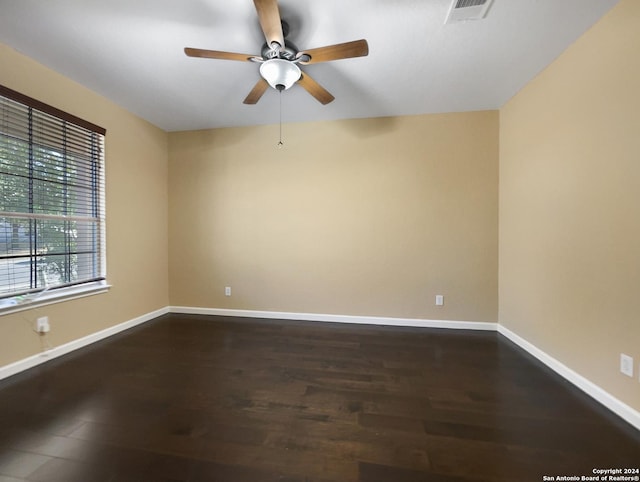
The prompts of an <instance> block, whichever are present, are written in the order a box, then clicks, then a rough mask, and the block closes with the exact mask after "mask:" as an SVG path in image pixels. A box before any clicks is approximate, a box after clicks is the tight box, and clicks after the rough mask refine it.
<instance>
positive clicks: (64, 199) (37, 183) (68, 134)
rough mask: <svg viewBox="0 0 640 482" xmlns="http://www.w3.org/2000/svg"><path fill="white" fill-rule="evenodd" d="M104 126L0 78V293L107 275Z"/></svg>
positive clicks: (59, 285) (58, 285)
mask: <svg viewBox="0 0 640 482" xmlns="http://www.w3.org/2000/svg"><path fill="white" fill-rule="evenodd" d="M105 133H106V131H105V130H104V129H102V128H101V127H98V126H95V125H93V124H91V123H89V122H86V121H84V120H82V119H79V118H76V117H75V116H72V115H70V114H67V113H65V112H62V111H59V110H58V109H55V108H53V107H51V106H48V105H46V104H43V103H41V102H39V101H36V100H35V99H31V98H29V97H26V96H24V95H22V94H19V93H17V92H15V91H12V90H10V89H7V88H6V87H2V86H0V298H2V297H9V296H16V295H20V294H26V293H32V292H37V291H42V290H45V289H46V290H53V289H57V288H62V287H67V286H73V285H79V284H83V283H92V282H96V281H100V280H103V279H104V278H105V251H104V247H105V233H104V228H105V226H104V224H105V223H104V135H105Z"/></svg>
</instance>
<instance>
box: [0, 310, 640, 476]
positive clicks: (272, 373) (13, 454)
mask: <svg viewBox="0 0 640 482" xmlns="http://www.w3.org/2000/svg"><path fill="white" fill-rule="evenodd" d="M639 460H640V433H638V431H637V430H635V429H633V428H632V427H630V426H629V425H628V424H626V423H624V422H623V421H621V420H620V419H619V418H617V417H616V416H615V415H613V414H611V413H610V412H608V411H607V410H606V409H604V408H603V407H602V406H600V405H599V404H598V403H596V402H594V401H593V400H591V399H589V398H588V397H587V396H586V395H584V394H583V393H582V392H580V391H579V390H577V389H575V388H574V387H572V386H570V385H569V384H567V383H566V382H565V381H563V380H561V379H560V378H559V377H558V376H557V375H555V374H554V373H552V372H550V370H548V369H547V368H546V367H543V366H542V365H541V364H540V363H539V362H537V361H536V360H534V359H532V358H531V357H530V356H529V355H528V354H526V353H524V352H522V351H521V350H520V349H519V348H517V347H515V346H514V345H513V344H511V343H510V342H509V341H507V340H506V339H504V338H502V337H501V336H500V335H498V334H497V333H487V332H470V331H451V330H435V329H418V328H398V327H380V326H378V327H375V326H364V325H345V324H322V323H306V322H297V321H280V320H255V319H242V318H229V317H210V316H201V315H166V316H163V317H160V318H158V319H157V320H154V321H151V322H149V323H146V324H144V325H141V326H139V327H136V328H133V329H131V330H128V331H127V332H124V333H120V334H118V335H115V336H114V337H111V338H110V339H108V340H104V341H102V342H99V343H96V344H94V345H92V346H90V347H87V348H84V349H82V350H78V351H77V352H74V353H72V354H69V355H67V356H65V357H62V358H59V359H56V360H53V361H51V362H49V363H47V364H45V365H41V366H39V367H36V368H34V369H32V370H29V371H27V372H24V373H21V374H19V375H16V376H14V377H11V378H9V379H6V380H4V381H1V382H0V482H5V481H10V482H15V481H16V480H19V481H23V482H24V481H26V482H34V481H38V482H45V481H46V482H51V481H64V482H74V481H83V482H101V481H105V482H133V481H135V482H145V481H154V482H163V481H164V482H177V481H180V482H200V481H224V482H244V481H249V480H250V481H252V482H253V481H257V480H260V481H262V482H382V481H384V482H390V481H393V482H418V481H428V482H513V481H519V482H520V481H522V482H528V481H532V482H533V481H536V482H537V481H540V480H542V475H544V474H553V475H578V476H580V475H589V474H590V473H591V470H592V469H593V468H594V467H600V466H601V467H625V466H633V464H636V465H637V464H638V461H639Z"/></svg>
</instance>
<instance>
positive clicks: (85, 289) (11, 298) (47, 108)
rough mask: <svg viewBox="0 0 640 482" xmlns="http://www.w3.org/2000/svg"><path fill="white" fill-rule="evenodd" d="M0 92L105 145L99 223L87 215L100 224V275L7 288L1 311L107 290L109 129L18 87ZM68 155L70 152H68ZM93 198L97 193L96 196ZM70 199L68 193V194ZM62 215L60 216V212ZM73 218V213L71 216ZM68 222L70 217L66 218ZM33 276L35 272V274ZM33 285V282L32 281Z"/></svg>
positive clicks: (95, 190)
mask: <svg viewBox="0 0 640 482" xmlns="http://www.w3.org/2000/svg"><path fill="white" fill-rule="evenodd" d="M0 96H2V97H4V98H6V99H9V100H11V101H13V102H16V103H18V104H22V105H23V106H24V107H27V108H28V109H29V112H39V113H44V114H47V115H49V116H53V117H55V118H57V119H59V120H61V121H63V124H62V125H63V126H66V125H67V123H69V124H71V125H72V126H73V128H81V129H83V130H86V131H90V133H91V136H92V137H93V136H94V135H98V136H100V139H99V141H100V144H101V146H102V149H99V152H98V162H99V164H98V168H99V169H98V170H99V183H98V184H97V185H96V186H92V190H91V191H90V192H91V195H92V196H95V195H96V194H97V199H98V201H97V202H98V209H97V211H96V213H97V223H95V219H96V217H93V218H90V217H87V218H86V219H87V220H90V219H93V220H94V223H95V224H96V226H98V233H99V235H98V240H97V243H98V246H97V247H96V245H95V242H96V241H94V244H92V246H93V247H94V248H95V251H94V255H98V271H99V275H98V276H95V277H93V278H86V279H84V280H83V281H80V282H73V283H68V284H64V283H58V284H56V285H54V286H52V287H50V288H49V287H45V288H35V289H28V290H20V291H18V290H14V291H13V292H7V293H3V294H0V315H3V314H7V313H13V312H15V311H21V310H25V309H30V308H33V307H36V306H40V305H44V304H50V303H58V302H62V301H68V300H71V299H76V298H80V297H85V296H90V295H93V294H99V293H104V292H106V291H108V289H109V288H110V285H109V284H108V283H107V280H106V276H107V261H106V216H105V183H106V181H105V154H104V151H103V148H104V139H105V137H106V129H104V128H103V127H100V126H98V125H96V124H93V123H91V122H88V121H86V120H84V119H81V118H79V117H76V116H74V115H73V114H69V113H67V112H65V111H62V110H60V109H58V108H56V107H53V106H51V105H48V104H45V103H44V102H41V101H38V100H37V99H33V98H31V97H29V96H27V95H24V94H21V93H20V92H17V91H15V90H12V89H9V88H8V87H5V86H3V85H0ZM64 129H65V128H62V131H63V132H61V134H62V135H64ZM32 145H33V144H32V141H31V139H30V140H29V148H30V150H31V149H32ZM91 145H92V147H93V146H94V144H93V140H92V143H91ZM65 156H66V154H65ZM29 176H30V179H33V177H32V176H33V174H30V175H29ZM66 189H67V188H66V184H65V185H64V187H63V188H62V190H63V191H64V192H65V193H66ZM92 198H93V197H92ZM65 199H66V194H65ZM24 214H25V217H27V218H37V219H39V220H43V219H46V218H47V215H46V214H43V215H42V216H40V217H39V216H38V215H37V214H34V213H31V212H26V213H24ZM58 218H60V216H58ZM70 219H71V217H70ZM65 222H66V221H65ZM65 253H66V251H65V252H64V253H62V254H61V255H65V256H66V255H71V254H72V253H66V254H65ZM32 256H37V253H32ZM29 270H30V271H31V272H32V270H33V261H31V262H30V265H29ZM32 276H33V274H32ZM32 286H33V285H32Z"/></svg>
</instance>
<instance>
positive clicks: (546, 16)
mask: <svg viewBox="0 0 640 482" xmlns="http://www.w3.org/2000/svg"><path fill="white" fill-rule="evenodd" d="M451 2H452V0H313V1H312V0H280V13H281V16H282V18H283V19H285V20H287V21H288V22H289V24H290V25H291V32H290V34H289V37H288V39H289V40H292V41H293V42H294V43H295V44H297V46H298V47H299V48H301V49H303V50H304V49H310V48H315V47H322V46H325V45H331V44H335V43H341V42H347V41H350V40H357V39H361V38H365V39H367V40H368V42H369V52H370V53H369V56H368V57H362V58H355V59H345V60H338V61H333V62H327V63H321V64H315V65H308V66H305V67H303V70H304V71H305V72H307V73H308V74H309V75H311V76H312V77H313V78H314V79H315V80H316V81H318V82H319V83H320V84H322V85H323V86H324V87H325V88H326V89H327V90H329V91H330V92H331V93H332V94H333V95H334V96H335V97H336V100H335V101H333V102H332V103H331V104H328V105H326V106H323V105H321V104H320V103H318V102H317V101H316V100H315V99H314V98H313V97H311V96H310V95H309V94H308V93H307V92H306V91H305V90H304V89H303V88H302V87H300V86H298V85H295V86H294V87H292V88H291V89H290V90H289V91H286V92H284V93H283V94H282V108H283V121H284V122H298V121H314V120H330V119H344V118H357V117H379V116H391V115H408V114H423V113H436V112H459V111H472V110H484V109H497V108H500V107H501V106H502V105H503V104H504V103H505V102H506V101H508V100H509V99H510V98H511V97H512V96H513V95H514V94H515V93H517V92H518V91H519V90H520V89H521V88H522V87H523V86H524V85H525V84H526V83H527V82H529V81H530V80H531V79H532V78H533V77H534V76H535V75H536V74H537V73H539V72H540V71H541V70H543V69H544V68H545V67H546V66H547V65H548V64H549V63H551V62H552V61H553V60H554V59H555V58H557V57H558V55H560V53H561V52H562V51H564V50H565V49H566V48H567V47H568V46H569V45H570V44H571V43H572V42H573V41H574V40H576V39H577V38H578V37H579V36H580V35H581V34H582V33H583V32H585V31H586V30H587V29H588V28H589V27H590V26H591V25H593V24H594V23H595V22H596V21H597V20H598V19H599V18H600V17H602V15H604V14H605V13H606V12H607V11H608V10H609V9H610V8H611V7H613V6H614V5H615V4H616V3H617V2H618V0H494V3H493V5H492V7H491V9H490V10H489V13H488V15H487V17H486V18H485V19H484V20H479V21H470V22H463V23H457V24H447V25H445V24H444V21H445V18H446V15H447V12H448V10H449V7H450V6H451ZM0 42H2V43H4V44H6V45H9V46H11V47H13V48H15V49H16V50H17V51H19V52H22V53H24V54H25V55H27V56H29V57H31V58H33V59H35V60H37V61H38V62H40V63H42V64H44V65H46V66H48V67H50V68H51V69H53V70H55V71H57V72H60V73H62V74H64V75H65V76H67V77H69V78H71V79H73V80H75V81H77V82H79V83H80V84H83V85H85V86H86V87H88V88H90V89H92V90H93V91H95V92H98V93H100V94H102V95H104V96H105V97H107V98H109V99H111V100H112V101H114V102H115V103H117V104H119V105H121V106H123V107H125V108H126V109H127V110H129V111H131V112H133V113H135V114H137V115H139V116H140V117H143V118H145V119H147V120H148V121H150V122H152V123H153V124H155V125H157V126H159V127H161V128H163V129H165V130H167V131H179V130H192V129H204V128H213V127H224V126H244V125H256V124H271V123H277V122H278V93H277V92H276V91H275V90H272V89H270V90H269V91H267V92H266V93H265V95H264V96H263V97H262V99H261V100H260V102H259V103H258V104H257V105H253V106H250V105H244V104H243V103H242V101H243V99H244V98H245V97H246V95H247V94H248V93H249V91H250V90H251V88H252V87H253V86H254V84H255V83H256V82H257V80H258V78H259V77H258V64H255V63H251V62H235V61H225V60H211V59H199V58H189V57H187V56H186V55H185V54H184V51H183V48H184V47H196V48H203V49H211V50H225V51H231V52H240V53H249V54H253V53H255V54H258V55H259V53H260V49H261V46H262V44H263V42H264V37H263V35H262V32H261V30H260V26H259V23H258V19H257V14H256V11H255V8H254V6H253V2H252V1H251V0H233V1H223V0H107V1H105V0H48V1H44V0H19V1H18V0H0ZM0 68H2V66H0Z"/></svg>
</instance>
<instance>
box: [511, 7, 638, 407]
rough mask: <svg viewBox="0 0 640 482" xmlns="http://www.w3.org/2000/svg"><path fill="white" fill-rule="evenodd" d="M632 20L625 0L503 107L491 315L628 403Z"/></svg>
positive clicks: (634, 149) (634, 136)
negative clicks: (496, 306) (624, 362)
mask: <svg viewBox="0 0 640 482" xmlns="http://www.w3.org/2000/svg"><path fill="white" fill-rule="evenodd" d="M638 26H640V2H638V1H637V0H623V1H622V2H621V3H620V4H619V5H618V6H617V7H615V8H614V9H613V10H612V11H611V12H610V13H609V14H607V15H606V16H605V17H604V19H603V20H602V21H601V22H599V23H598V24H596V25H595V26H594V27H593V28H592V29H591V30H590V31H588V32H587V33H586V34H585V35H584V36H583V37H582V38H580V39H579V40H578V41H577V42H576V43H575V44H574V45H573V46H571V47H570V48H569V49H568V50H567V51H566V52H565V53H564V54H563V55H562V56H561V57H560V58H559V59H557V61H556V62H554V63H553V64H552V65H551V66H550V67H548V68H547V69H546V70H545V71H544V72H543V73H542V74H541V75H539V76H538V77H537V78H536V79H535V80H534V81H532V82H531V83H530V84H529V85H527V87H526V88H525V89H523V90H522V91H521V92H520V93H519V94H518V95H517V96H515V98H513V99H512V100H511V101H510V102H509V103H508V104H507V105H506V106H505V107H504V108H503V109H502V110H501V112H500V296H499V297H500V323H501V324H503V325H504V326H506V327H507V328H509V329H511V330H512V331H514V332H516V333H517V334H518V335H520V336H522V337H523V338H525V339H526V340H528V341H529V342H531V343H533V344H534V345H536V346H537V347H538V348H540V349H542V350H544V351H546V352H547V353H548V354H550V355H551V356H553V357H555V358H556V359H558V360H559V361H561V362H562V363H564V364H566V365H567V366H569V367H570V368H572V369H573V370H575V371H576V372H578V373H579V374H580V375H582V376H584V377H586V378H588V379H589V380H591V381H592V382H594V383H596V384H597V385H599V386H600V387H602V388H604V389H605V390H607V391H608V392H609V393H611V394H612V395H614V396H615V397H617V398H619V399H620V400H622V401H623V402H626V403H627V404H628V405H630V406H631V407H633V408H635V409H636V410H640V383H639V382H638V371H639V368H640V90H639V89H638V87H639V86H640V56H639V52H640V28H639V27H638ZM621 352H624V353H627V354H628V355H631V356H633V357H634V359H635V376H634V378H633V379H631V378H628V377H626V376H623V375H622V374H620V372H619V355H620V353H621Z"/></svg>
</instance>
